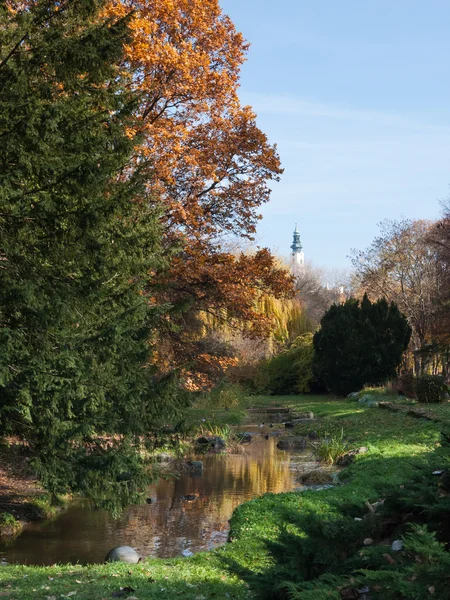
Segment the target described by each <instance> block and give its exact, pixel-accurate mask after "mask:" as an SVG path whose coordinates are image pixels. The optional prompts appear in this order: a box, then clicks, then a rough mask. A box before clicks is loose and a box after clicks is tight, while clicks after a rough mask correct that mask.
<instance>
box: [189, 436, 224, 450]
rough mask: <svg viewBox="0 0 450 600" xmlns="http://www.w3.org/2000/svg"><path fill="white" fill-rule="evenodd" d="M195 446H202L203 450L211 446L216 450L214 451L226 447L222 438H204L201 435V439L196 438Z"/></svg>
mask: <svg viewBox="0 0 450 600" xmlns="http://www.w3.org/2000/svg"><path fill="white" fill-rule="evenodd" d="M196 444H197V445H198V446H203V447H205V448H206V447H207V446H211V447H214V448H216V450H217V449H220V448H225V447H226V445H227V443H226V441H225V440H224V439H223V438H221V437H219V436H218V435H217V436H211V437H206V436H204V435H202V436H201V437H199V438H197V440H196Z"/></svg>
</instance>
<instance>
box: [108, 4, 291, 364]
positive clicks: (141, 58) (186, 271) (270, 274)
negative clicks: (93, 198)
mask: <svg viewBox="0 0 450 600" xmlns="http://www.w3.org/2000/svg"><path fill="white" fill-rule="evenodd" d="M130 11H132V14H131V18H130V30H131V36H132V37H131V40H130V42H129V44H128V45H127V47H126V52H127V56H126V58H125V60H124V63H123V64H124V68H126V69H127V70H129V71H131V72H132V73H133V78H132V84H131V85H132V88H133V89H134V90H135V91H137V92H138V93H139V94H140V98H141V101H140V106H139V110H137V111H136V119H135V123H134V126H133V128H132V129H130V135H134V134H136V135H138V134H139V135H141V136H142V140H143V141H142V142H140V141H138V140H137V139H136V154H135V161H136V164H139V166H140V168H141V169H144V168H146V169H147V170H148V174H149V179H148V185H147V197H148V198H149V199H150V201H151V199H152V197H153V195H154V194H156V195H157V197H158V198H160V199H161V200H162V201H163V203H164V207H165V210H164V213H163V215H162V216H161V223H162V225H163V228H164V245H165V247H166V248H167V249H168V250H169V249H171V248H178V249H179V252H178V253H176V254H174V255H173V260H172V261H171V270H170V273H169V274H165V275H164V276H163V277H162V278H161V286H160V288H159V290H158V299H159V300H160V301H161V302H167V303H169V304H170V305H171V306H172V307H173V308H172V311H171V313H170V320H169V321H167V331H166V332H164V335H163V337H162V340H163V343H162V346H161V347H165V348H166V349H167V352H165V359H166V360H167V361H169V362H171V360H172V358H173V357H177V360H176V361H175V364H179V363H182V362H185V363H188V362H191V361H192V359H193V357H195V355H196V354H197V355H198V352H197V350H196V349H195V347H194V346H193V345H192V344H190V343H189V342H190V341H191V340H193V338H195V337H198V333H199V332H200V331H201V328H202V319H201V313H203V312H205V311H206V312H207V313H209V314H210V313H212V314H214V318H215V319H222V320H225V321H226V322H228V323H229V324H233V323H237V322H238V321H239V322H240V323H241V324H242V323H243V324H244V328H245V329H246V330H249V331H251V333H252V335H266V334H267V332H268V331H269V330H270V327H271V321H270V319H267V318H265V317H264V315H261V314H260V312H259V311H258V299H259V298H260V297H261V296H263V295H269V296H274V297H275V298H282V297H286V296H289V294H290V293H291V287H292V282H291V279H290V276H289V274H288V273H287V272H286V271H285V270H284V269H280V267H279V266H278V265H277V262H276V261H275V260H274V259H273V258H272V257H271V255H270V253H269V252H268V251H267V250H265V249H261V250H259V251H257V252H255V253H254V254H251V255H248V254H246V253H243V252H241V253H231V252H227V251H226V249H225V248H224V243H226V242H227V241H228V240H229V239H230V236H231V237H232V238H246V239H251V238H252V236H253V234H254V233H255V227H256V223H257V221H258V219H259V208H260V206H261V205H262V204H263V203H265V202H267V201H268V199H269V194H270V188H269V184H270V182H271V180H274V181H276V180H277V179H278V178H279V175H280V174H281V168H280V161H279V157H278V155H277V152H276V148H275V147H274V146H271V145H270V144H269V142H268V140H267V137H266V136H265V134H264V133H262V132H261V130H260V129H259V128H258V126H257V124H256V120H255V114H254V113H253V111H252V110H251V108H250V107H248V106H241V104H240V101H239V98H238V94H237V91H238V86H239V72H240V67H241V65H242V63H243V61H244V59H245V54H246V52H247V49H248V44H247V43H246V42H245V41H244V39H243V37H242V35H241V34H240V33H238V32H237V31H236V30H235V27H234V25H233V23H232V22H231V20H230V19H229V18H228V17H227V16H226V15H224V14H223V13H222V12H221V9H220V7H219V3H218V1H217V0H175V1H174V2H173V1H170V2H169V1H168V0H144V1H143V2H135V1H134V0H126V1H124V2H116V1H113V0H109V1H108V2H107V3H106V6H105V12H106V13H107V14H113V15H115V16H123V15H125V14H129V13H130ZM225 245H226V244H225ZM153 293H154V291H153V290H152V294H153ZM196 323H197V325H198V326H197V325H196ZM162 354H163V353H162V351H161V355H162ZM161 358H162V356H161Z"/></svg>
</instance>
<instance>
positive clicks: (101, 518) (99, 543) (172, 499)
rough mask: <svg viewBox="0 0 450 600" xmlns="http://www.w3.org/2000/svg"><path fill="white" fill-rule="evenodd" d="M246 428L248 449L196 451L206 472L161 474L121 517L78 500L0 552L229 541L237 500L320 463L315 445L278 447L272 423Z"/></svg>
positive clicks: (95, 552) (15, 557)
mask: <svg viewBox="0 0 450 600" xmlns="http://www.w3.org/2000/svg"><path fill="white" fill-rule="evenodd" d="M246 431H253V433H254V439H253V441H252V443H251V444H247V445H246V446H245V452H244V453H243V454H207V455H203V456H199V457H191V458H195V459H197V460H202V461H203V463H204V469H203V474H202V475H201V476H198V477H193V476H191V475H187V474H182V475H179V476H178V477H177V478H170V479H169V480H160V481H159V482H158V483H157V484H156V485H154V486H152V488H150V490H149V497H152V498H153V499H154V500H155V501H154V502H153V503H151V504H144V505H141V506H130V507H129V508H128V509H127V510H126V511H125V512H124V514H123V515H122V516H121V517H120V518H119V519H113V518H112V516H111V515H109V514H108V513H107V512H105V511H101V510H93V509H92V508H91V507H89V506H86V505H85V506H83V505H81V504H76V503H75V504H73V505H71V506H70V507H69V508H68V509H67V510H65V511H64V512H63V513H62V514H60V515H59V516H58V518H57V519H55V520H53V521H50V522H47V523H39V524H31V525H28V526H27V527H25V528H24V530H23V532H22V533H21V535H19V537H17V538H16V540H15V541H14V542H13V543H12V544H10V545H8V546H5V545H0V558H2V559H3V560H6V561H7V562H8V563H21V564H29V565H51V564H54V563H69V562H70V563H77V562H78V563H81V564H87V563H98V562H103V560H104V557H105V555H106V554H107V552H108V551H109V550H110V549H111V548H113V547H114V546H120V545H127V546H132V547H133V548H136V549H137V550H138V552H139V553H140V554H141V555H143V556H158V557H164V558H167V557H172V556H178V555H184V556H189V555H190V554H191V553H195V552H199V551H201V550H209V549H211V548H214V547H216V546H219V545H222V544H224V543H225V542H226V540H227V535H228V520H229V518H230V517H231V514H232V513H233V510H234V509H235V508H236V507H237V506H238V505H239V504H242V503H243V502H246V501H248V500H251V499H252V498H255V497H257V496H260V495H261V494H264V493H266V492H275V493H279V492H287V491H291V490H293V489H296V488H298V487H299V484H298V483H297V482H296V476H297V475H298V472H299V471H300V470H301V471H303V470H308V468H313V467H314V465H315V463H314V462H313V459H312V456H311V451H310V450H306V451H303V452H295V453H291V452H287V451H283V450H279V449H278V448H277V447H276V443H277V439H278V438H277V437H275V436H272V435H270V436H269V439H265V437H264V433H266V434H268V433H269V430H268V431H264V432H262V431H261V430H260V429H259V428H251V427H247V429H246ZM272 432H273V430H272V431H271V432H270V433H272ZM186 496H188V497H190V498H193V497H195V500H193V499H186Z"/></svg>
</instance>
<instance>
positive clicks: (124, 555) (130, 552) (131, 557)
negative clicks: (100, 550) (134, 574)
mask: <svg viewBox="0 0 450 600" xmlns="http://www.w3.org/2000/svg"><path fill="white" fill-rule="evenodd" d="M140 560H141V557H140V556H139V554H138V553H137V552H136V550H135V549H134V548H131V547H130V546H117V548H113V549H112V550H110V551H109V552H108V554H107V555H106V557H105V562H117V561H121V562H126V563H131V564H136V563H138V562H139V561H140Z"/></svg>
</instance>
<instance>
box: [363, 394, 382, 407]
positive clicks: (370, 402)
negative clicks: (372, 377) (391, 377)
mask: <svg viewBox="0 0 450 600" xmlns="http://www.w3.org/2000/svg"><path fill="white" fill-rule="evenodd" d="M358 402H359V404H363V405H364V406H369V407H373V406H378V405H379V401H378V400H377V399H376V397H375V396H372V395H371V394H364V396H362V397H361V398H360V399H359V400H358Z"/></svg>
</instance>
